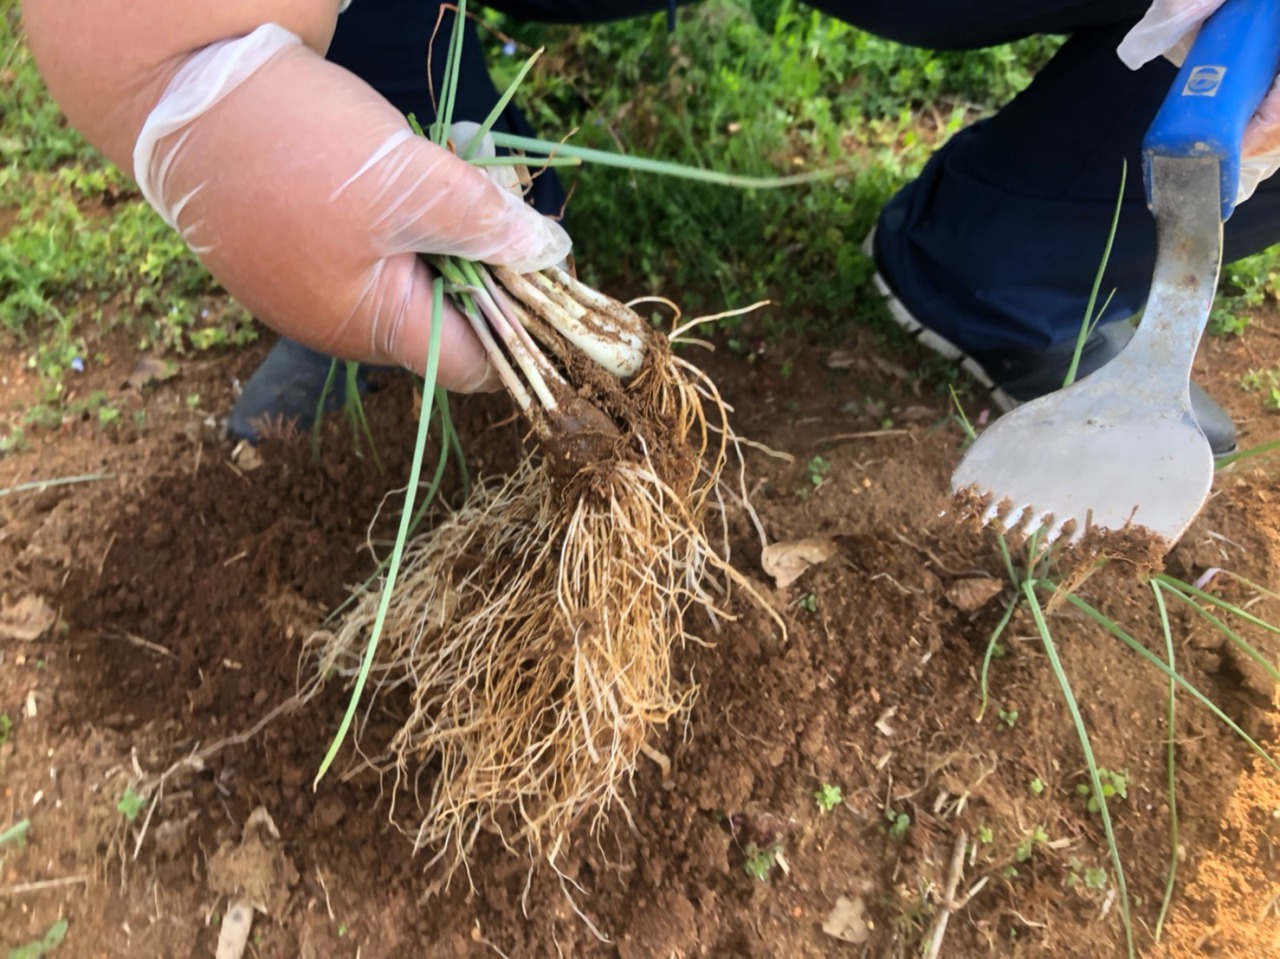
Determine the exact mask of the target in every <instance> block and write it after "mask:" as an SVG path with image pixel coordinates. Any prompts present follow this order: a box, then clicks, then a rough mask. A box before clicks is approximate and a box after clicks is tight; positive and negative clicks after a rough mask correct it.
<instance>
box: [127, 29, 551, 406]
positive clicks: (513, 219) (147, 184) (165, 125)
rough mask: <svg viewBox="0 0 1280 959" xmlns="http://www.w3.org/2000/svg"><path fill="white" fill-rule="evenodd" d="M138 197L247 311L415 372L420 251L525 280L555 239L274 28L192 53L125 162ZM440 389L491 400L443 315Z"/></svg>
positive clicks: (461, 331) (420, 319)
mask: <svg viewBox="0 0 1280 959" xmlns="http://www.w3.org/2000/svg"><path fill="white" fill-rule="evenodd" d="M133 159H134V173H135V176H136V178H137V180H138V183H139V184H140V186H141V188H142V191H143V194H144V195H145V196H146V198H147V199H148V201H150V202H151V204H152V205H153V206H155V208H156V209H157V210H159V211H160V212H161V214H162V215H163V216H164V217H165V219H166V220H167V221H168V222H169V223H170V224H171V225H173V226H174V227H176V228H177V229H178V230H179V231H181V233H182V236H183V238H184V239H185V240H186V241H187V243H188V244H190V246H191V247H192V249H193V250H195V251H196V252H197V253H198V254H199V255H200V258H201V259H202V260H203V261H204V263H205V264H206V265H207V266H208V267H209V270H210V272H212V273H213V275H214V276H215V277H217V278H218V280H219V282H221V283H222V284H223V285H224V286H225V287H226V288H227V290H228V291H229V292H230V293H231V294H232V295H233V296H234V297H235V298H236V299H237V300H239V301H240V302H241V303H242V304H244V305H245V306H246V307H247V308H249V309H250V310H252V311H253V312H254V314H255V315H257V316H258V317H260V318H261V319H262V320H263V321H264V322H266V323H267V324H269V325H270V326H272V327H273V328H274V329H276V330H277V331H278V332H280V333H283V334H285V335H287V336H289V337H291V338H293V339H295V340H298V341H299V342H301V343H304V344H306V345H307V346H311V347H313V348H315V349H318V350H322V351H324V352H326V353H329V354H331V355H336V356H341V357H344V358H347V359H356V360H362V361H368V362H374V363H380V364H399V365H403V366H407V367H410V368H412V369H415V370H419V371H421V370H422V369H423V367H424V365H425V363H426V356H427V350H428V344H429V336H430V330H431V299H432V297H431V281H432V274H431V273H430V271H429V270H428V269H427V268H426V266H424V265H423V263H422V262H421V261H420V260H419V259H418V257H417V255H416V254H418V253H442V254H456V255H458V256H463V257H466V258H468V259H472V260H482V261H487V262H492V263H500V264H504V265H508V266H511V267H512V268H514V269H517V270H521V271H524V270H534V269H541V268H543V267H546V266H549V265H551V264H553V263H556V262H558V261H560V260H561V259H563V257H564V256H565V255H566V254H567V253H568V252H569V248H570V241H569V238H568V236H567V235H566V234H565V233H564V231H563V230H562V229H561V228H560V226H559V225H558V224H556V223H555V222H554V221H552V220H550V219H548V218H546V217H543V216H541V215H540V214H538V213H537V212H535V211H534V210H533V209H532V208H531V207H529V206H528V205H526V204H525V203H524V202H523V201H522V200H521V199H520V198H519V197H518V196H516V195H515V194H513V193H511V192H509V191H507V190H504V189H502V188H501V187H499V186H498V185H496V184H495V183H494V182H493V181H492V180H491V179H490V178H489V177H487V176H485V174H484V173H483V172H482V171H481V170H479V169H477V168H475V167H472V166H470V165H468V164H467V163H465V162H463V161H461V160H459V159H458V158H457V157H456V156H454V155H453V154H452V153H450V152H449V151H447V150H444V149H442V148H440V147H437V146H435V145H434V144H432V143H430V142H428V141H427V140H425V139H423V138H421V137H418V136H415V135H414V134H413V132H412V131H411V130H410V129H409V126H408V124H407V122H406V120H405V118H404V117H402V116H401V115H400V114H399V113H397V112H396V110H395V109H394V108H393V107H392V106H391V105H390V104H389V103H387V102H386V100H384V99H383V98H382V97H381V96H380V95H379V94H377V93H376V92H375V91H374V90H373V89H372V88H370V87H369V86H367V85H366V84H364V83H363V82H362V81H360V80H359V79H357V78H356V77H355V76H353V75H352V74H351V73H349V72H347V71H346V70H343V69H341V68H340V67H337V66H334V65H333V64H330V63H328V62H326V61H325V60H324V59H323V58H322V57H321V56H320V55H319V54H318V53H316V52H315V51H314V50H312V49H310V48H309V47H307V46H304V45H303V44H302V42H301V41H300V40H299V38H298V37H297V36H295V35H294V34H293V33H290V32H289V31H287V30H285V29H284V28H282V27H279V26H275V25H273V24H267V25H265V26H262V27H260V28H258V29H257V30H255V31H253V32H252V33H250V34H249V35H247V36H244V37H240V38H238V39H234V40H225V41H221V42H218V43H214V44H212V45H211V46H208V47H204V48H203V49H201V50H199V51H198V52H196V53H194V54H193V55H191V56H190V57H189V58H188V59H187V60H186V62H185V63H184V64H183V65H182V67H181V68H180V69H179V70H178V72H177V73H176V74H175V75H174V76H173V79H172V80H171V81H170V82H169V84H168V87H167V88H166V90H165V92H164V94H163V95H162V96H161V98H160V101H159V102H158V103H157V104H156V106H155V108H154V109H153V110H152V111H151V113H150V115H149V116H148V118H147V120H146V122H145V124H144V125H143V128H142V131H141V134H140V135H139V137H138V139H137V144H136V146H135V148H134V156H133ZM441 320H442V322H443V323H444V328H443V330H442V341H441V355H440V368H439V382H440V384H441V385H442V386H444V387H446V388H448V389H454V390H461V391H470V390H476V389H485V388H490V387H491V386H493V385H494V381H493V380H492V379H490V374H489V368H488V363H487V361H486V360H485V357H484V353H483V350H482V349H481V347H480V345H479V343H478V341H476V339H475V338H474V336H473V335H472V334H471V331H470V328H469V327H468V326H467V324H466V321H465V320H464V319H463V318H462V317H461V316H460V315H459V314H457V313H456V312H455V311H454V310H453V309H452V308H451V307H449V308H447V309H446V313H445V315H444V316H443V317H442V318H441Z"/></svg>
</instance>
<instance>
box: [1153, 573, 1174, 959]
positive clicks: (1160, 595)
mask: <svg viewBox="0 0 1280 959" xmlns="http://www.w3.org/2000/svg"><path fill="white" fill-rule="evenodd" d="M1164 589H1165V587H1164V586H1162V585H1160V583H1158V582H1156V581H1154V580H1153V581H1152V583H1151V591H1152V592H1153V593H1154V594H1155V597H1156V607H1157V608H1158V609H1159V610H1160V631H1161V632H1162V633H1163V634H1164V655H1165V661H1166V662H1167V663H1168V664H1169V669H1170V670H1172V671H1174V672H1177V666H1176V664H1175V663H1174V659H1173V632H1172V630H1171V629H1170V628H1169V609H1168V607H1167V606H1166V605H1165V601H1164ZM1177 695H1178V684H1177V683H1175V682H1174V681H1173V679H1170V680H1169V708H1168V712H1167V713H1166V716H1165V728H1166V729H1167V730H1168V731H1169V738H1168V742H1167V743H1166V744H1165V750H1166V751H1165V767H1166V771H1167V773H1168V780H1169V782H1168V785H1169V877H1168V879H1166V880H1165V884H1164V899H1163V900H1162V901H1161V903H1160V915H1159V916H1157V917H1156V928H1155V940H1156V942H1159V941H1160V933H1161V931H1163V929H1164V921H1165V919H1166V918H1167V917H1168V915H1169V907H1170V906H1171V905H1172V904H1173V890H1174V887H1175V885H1176V884H1177V881H1178V755H1177V752H1178V751H1177V745H1176V735H1175V729H1176V727H1175V725H1174V721H1175V719H1176V718H1177V713H1176V712H1175V709H1176V704H1177Z"/></svg>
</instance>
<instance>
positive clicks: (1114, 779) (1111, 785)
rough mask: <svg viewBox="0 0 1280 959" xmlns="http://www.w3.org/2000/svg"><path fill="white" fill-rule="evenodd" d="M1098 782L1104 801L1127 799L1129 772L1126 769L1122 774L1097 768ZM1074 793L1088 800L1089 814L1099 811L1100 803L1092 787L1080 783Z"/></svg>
mask: <svg viewBox="0 0 1280 959" xmlns="http://www.w3.org/2000/svg"><path fill="white" fill-rule="evenodd" d="M1098 781H1099V782H1101V783H1102V795H1103V797H1105V798H1106V799H1112V798H1115V797H1119V798H1120V799H1128V798H1129V771H1128V770H1127V769H1126V770H1125V771H1124V772H1122V773H1118V772H1115V771H1114V770H1111V769H1106V768H1103V767H1101V766H1100V767H1098ZM1076 793H1078V794H1079V795H1081V796H1084V797H1085V798H1086V799H1087V800H1088V803H1087V806H1088V809H1089V812H1091V813H1097V812H1100V811H1101V809H1102V802H1101V800H1099V798H1098V796H1097V794H1096V793H1095V792H1094V789H1093V786H1091V785H1090V784H1089V783H1080V784H1079V785H1078V786H1076Z"/></svg>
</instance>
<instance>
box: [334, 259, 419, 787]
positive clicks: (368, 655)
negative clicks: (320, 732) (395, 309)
mask: <svg viewBox="0 0 1280 959" xmlns="http://www.w3.org/2000/svg"><path fill="white" fill-rule="evenodd" d="M431 294H432V295H431V315H432V317H433V318H434V322H432V324H431V343H430V346H429V347H428V348H427V370H426V373H425V374H424V376H423V383H424V386H423V390H422V414H421V415H420V416H419V417H418V439H417V443H416V445H415V446H414V450H413V465H412V466H411V467H410V469H409V485H408V486H407V487H405V493H404V511H403V512H402V513H401V515H400V531H399V533H398V534H397V536H396V542H395V546H394V547H393V548H392V550H391V562H390V563H389V565H388V569H387V579H386V582H385V583H384V584H383V586H382V599H381V602H380V603H379V604H378V615H377V617H376V618H375V619H374V622H373V631H372V632H371V633H370V635H369V642H368V645H367V646H365V651H364V658H363V660H362V661H361V663H360V673H359V675H357V676H356V684H355V688H354V689H352V691H351V699H350V701H349V702H348V703H347V711H346V712H345V713H344V714H343V716H342V722H341V724H340V725H339V726H338V732H337V733H336V734H335V735H334V738H333V742H332V743H331V744H330V746H329V751H328V752H327V753H326V754H325V757H324V759H323V760H322V761H321V763H320V769H319V771H318V772H317V773H316V778H315V780H314V782H313V783H312V788H313V789H314V788H315V787H316V786H318V785H319V784H320V780H321V779H323V778H324V774H325V773H326V772H328V771H329V767H330V766H331V765H332V764H333V761H334V759H335V758H337V755H338V751H339V750H340V749H341V748H342V744H343V742H345V740H346V738H347V733H348V731H349V730H350V729H351V723H352V721H353V720H354V719H355V715H356V708H357V707H358V706H359V704H360V696H361V694H362V693H363V692H364V686H365V683H366V682H367V681H368V679H369V671H370V669H372V668H373V658H374V655H375V654H376V653H377V651H378V640H379V639H380V638H381V636H382V626H383V623H385V622H386V618H387V609H388V607H389V606H390V605H391V594H392V592H393V591H394V590H395V585H396V579H397V577H398V576H399V574H400V560H401V558H402V557H403V556H404V547H405V543H406V542H407V541H408V539H409V526H410V523H411V521H412V519H413V503H414V499H415V497H416V495H417V492H418V479H419V477H420V476H421V475H422V460H423V456H424V454H425V451H426V446H427V434H428V432H429V430H430V427H431V408H432V399H433V398H434V397H435V386H436V377H437V374H438V372H439V368H440V337H441V332H442V331H443V329H444V323H442V322H440V321H439V320H440V317H442V316H444V280H443V279H441V278H439V277H437V278H436V280H435V282H434V283H433V284H432V291H431Z"/></svg>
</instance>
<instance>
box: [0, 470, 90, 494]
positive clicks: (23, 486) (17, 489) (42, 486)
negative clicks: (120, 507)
mask: <svg viewBox="0 0 1280 959" xmlns="http://www.w3.org/2000/svg"><path fill="white" fill-rule="evenodd" d="M114 476H115V474H114V473H85V474H83V475H81V476H61V477H59V478H58V479H49V480H32V481H31V482H30V483H19V484H18V485H17V486H9V487H6V488H4V489H0V496H9V495H11V494H13V493H38V492H40V491H41V490H47V489H53V488H54V487H55V486H72V485H74V484H76V483H98V482H101V481H102V480H109V479H112V478H114Z"/></svg>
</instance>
